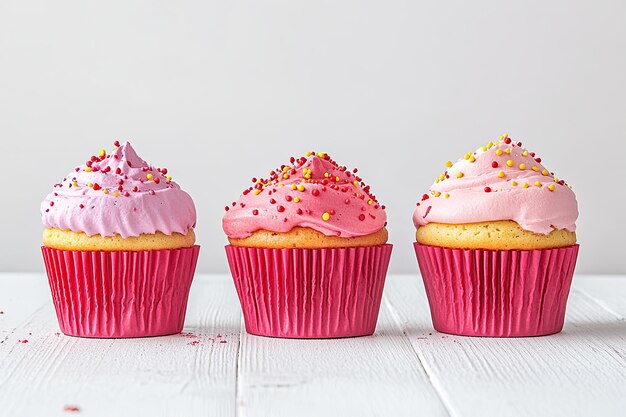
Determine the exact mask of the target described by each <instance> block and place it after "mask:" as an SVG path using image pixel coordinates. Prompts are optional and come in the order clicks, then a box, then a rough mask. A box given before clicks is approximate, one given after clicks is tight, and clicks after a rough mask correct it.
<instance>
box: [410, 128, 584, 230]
mask: <svg viewBox="0 0 626 417" xmlns="http://www.w3.org/2000/svg"><path fill="white" fill-rule="evenodd" d="M447 167H448V169H447V171H446V172H444V173H443V174H442V175H441V176H440V177H439V178H437V179H436V180H435V183H434V184H433V185H432V186H431V188H430V190H429V193H428V194H424V195H423V196H422V200H421V201H420V202H419V203H417V208H416V209H415V212H414V214H413V223H414V224H415V226H416V227H419V226H423V225H425V224H427V223H446V224H463V223H477V222H486V221H497V220H513V221H515V222H517V223H518V224H519V225H520V226H521V227H522V228H523V229H525V230H528V231H531V232H535V233H541V234H548V233H550V232H551V231H552V230H554V229H567V230H569V231H572V232H573V231H575V230H576V219H577V218H578V204H577V202H576V196H575V195H574V192H573V191H572V190H571V187H569V186H568V185H567V184H566V183H565V181H563V180H560V179H558V178H556V177H555V176H554V173H551V172H549V171H548V170H547V169H546V168H545V167H544V166H543V165H542V164H541V158H538V157H536V156H535V154H534V153H533V152H529V151H528V150H526V149H525V148H523V147H522V143H521V142H518V143H517V144H516V143H514V142H513V141H512V140H511V138H509V137H508V136H507V135H504V136H502V137H501V138H500V140H499V141H497V142H496V143H495V144H494V143H493V142H490V143H489V144H487V146H483V147H481V148H479V149H478V150H476V151H475V152H470V153H468V154H466V155H465V157H464V158H461V159H459V160H458V161H457V162H456V163H455V164H454V165H452V163H450V162H448V163H447Z"/></svg>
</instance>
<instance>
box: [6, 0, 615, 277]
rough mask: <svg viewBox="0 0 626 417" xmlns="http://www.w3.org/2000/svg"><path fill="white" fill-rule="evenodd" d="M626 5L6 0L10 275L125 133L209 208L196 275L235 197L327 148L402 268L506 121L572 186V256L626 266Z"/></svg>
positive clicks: (595, 266) (220, 257)
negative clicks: (426, 204)
mask: <svg viewBox="0 0 626 417" xmlns="http://www.w3.org/2000/svg"><path fill="white" fill-rule="evenodd" d="M624 21H626V2H623V1H606V0H603V1H549V2H546V1H525V2H502V1H486V0H477V1H472V2H449V1H447V2H442V1H389V0H388V1H378V2H371V1H338V0H334V1H315V2H313V1H310V2H309V1H263V2H261V1H250V2H243V1H167V2H166V1H154V0H153V1H145V2H137V1H107V2H102V1H86V0H80V1H62V0H59V1H54V2H51V1H44V0H39V1H19V2H17V1H15V2H13V1H2V0H0V141H2V148H1V150H2V151H1V154H0V155H1V156H0V160H1V161H2V163H1V165H0V169H1V173H2V176H1V178H2V193H1V194H0V195H1V197H0V201H1V202H0V231H1V232H2V234H3V238H2V239H0V270H8V271H28V270H42V262H41V260H40V254H39V244H40V234H41V231H42V226H41V224H40V219H39V213H38V209H39V202H40V200H41V199H42V198H43V197H44V196H45V194H46V193H47V192H49V190H50V189H51V187H52V184H53V183H54V182H55V181H57V180H59V179H60V178H62V177H63V176H64V175H65V174H66V173H67V172H69V171H70V170H71V169H72V168H73V167H74V166H75V165H76V164H78V163H81V162H82V161H84V160H85V157H86V156H87V155H90V154H91V153H93V152H95V151H97V150H98V149H100V148H101V147H103V146H106V147H109V146H110V144H111V143H112V141H113V140H114V139H120V140H122V139H130V140H131V141H132V142H133V143H134V145H135V147H136V148H137V149H138V152H139V153H140V155H141V156H143V157H144V159H146V160H148V161H149V162H152V163H154V164H158V165H161V166H167V167H168V168H169V169H170V172H172V173H173V175H174V177H175V180H177V181H178V182H179V183H180V184H182V186H183V188H185V189H186V190H187V191H188V192H189V193H190V194H191V195H192V196H193V197H194V198H195V201H196V204H197V208H198V213H199V219H198V228H197V232H198V238H199V242H200V244H201V245H202V246H203V249H202V256H201V261H200V265H199V269H200V270H201V271H225V270H226V262H225V256H224V253H223V248H222V246H223V245H224V243H225V242H226V240H225V238H224V236H223V233H222V231H221V216H222V213H223V207H224V205H225V204H227V203H228V202H230V201H232V200H233V198H235V197H236V196H237V195H238V194H239V192H240V191H241V190H242V189H243V188H244V186H245V185H246V184H247V183H248V181H249V178H250V177H252V176H255V175H259V174H263V173H266V172H267V171H268V170H269V169H270V168H273V167H274V166H275V165H277V164H279V163H281V162H284V161H286V160H287V159H288V157H289V156H291V155H294V154H300V153H302V152H304V151H305V150H307V149H311V148H314V149H315V150H325V151H327V152H329V153H331V155H333V156H334V157H335V158H336V159H337V160H339V161H341V162H342V163H344V164H347V165H349V166H358V167H359V168H360V170H361V173H363V176H364V177H365V179H366V180H367V181H369V182H370V183H371V184H372V188H373V190H374V192H375V193H376V194H377V195H378V196H379V197H380V199H381V200H382V201H383V202H384V203H386V205H387V207H388V213H389V229H390V233H391V241H392V243H395V245H396V247H395V253H394V256H393V261H392V262H393V263H392V265H391V269H392V270H393V271H395V272H414V271H416V262H415V258H414V255H413V254H412V251H411V242H412V240H413V236H414V230H413V226H412V223H411V213H412V210H413V207H414V204H415V201H416V200H417V198H418V196H419V195H421V194H422V192H423V191H424V190H426V188H427V187H428V186H429V185H430V183H431V182H432V180H433V178H434V177H435V175H436V174H438V173H439V172H440V171H441V169H442V167H443V165H442V164H443V162H444V161H446V160H448V159H455V158H457V157H459V156H461V155H462V154H463V153H465V152H467V151H469V150H472V149H474V148H476V147H477V146H479V145H481V144H483V143H484V142H486V141H487V140H488V139H490V138H494V137H497V136H498V135H500V134H502V133H504V132H508V133H509V134H510V135H511V136H513V137H514V138H518V139H520V140H522V141H524V142H525V144H527V145H528V147H529V148H531V150H535V151H536V152H537V153H538V155H540V156H541V157H542V158H543V159H544V162H545V163H546V165H547V166H548V168H549V169H552V170H554V171H555V172H556V173H557V175H558V176H559V177H562V178H565V179H567V180H568V181H569V182H570V183H571V184H573V185H574V190H575V191H576V193H577V195H578V201H579V205H580V211H581V216H580V220H579V222H578V227H579V240H580V243H581V245H582V252H581V258H580V262H579V267H578V270H579V271H580V272H585V273H593V272H598V273H626V256H625V255H624V244H623V240H624V236H626V217H625V216H626V210H625V208H626V198H625V197H624V190H625V187H626V170H625V169H624V160H625V159H626V142H625V139H626V104H625V103H624V98H625V97H626V81H625V79H624V77H625V74H626V53H625V51H626V25H624Z"/></svg>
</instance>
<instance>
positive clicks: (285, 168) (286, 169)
mask: <svg viewBox="0 0 626 417" xmlns="http://www.w3.org/2000/svg"><path fill="white" fill-rule="evenodd" d="M287 171H289V167H283V172H287ZM304 171H306V169H305V170H304Z"/></svg>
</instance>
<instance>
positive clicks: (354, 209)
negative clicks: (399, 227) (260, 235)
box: [222, 153, 387, 238]
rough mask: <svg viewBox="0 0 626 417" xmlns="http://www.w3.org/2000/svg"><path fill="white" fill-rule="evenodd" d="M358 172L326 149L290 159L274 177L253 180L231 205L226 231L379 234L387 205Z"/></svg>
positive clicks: (242, 234) (233, 234)
mask: <svg viewBox="0 0 626 417" xmlns="http://www.w3.org/2000/svg"><path fill="white" fill-rule="evenodd" d="M356 172H357V170H356V169H355V170H353V171H352V172H350V171H349V170H348V169H346V167H345V166H340V165H338V164H337V163H336V162H335V161H333V160H332V159H331V158H330V157H329V156H328V155H327V154H324V153H317V154H315V153H307V157H302V158H299V159H297V160H296V159H295V158H291V165H282V166H281V167H280V168H278V169H276V170H274V171H272V172H270V178H269V179H260V180H257V179H256V178H253V182H254V184H255V185H254V186H252V187H250V188H248V189H246V190H244V191H243V194H242V195H241V197H239V200H237V201H236V202H233V203H232V205H231V206H230V207H228V206H227V207H226V214H225V215H224V218H223V219H222V227H223V229H224V232H225V233H226V235H227V236H229V237H231V238H245V237H248V236H250V235H251V234H252V233H253V232H255V231H257V230H269V231H273V232H280V233H284V232H288V231H290V230H291V229H293V228H294V227H297V226H299V227H308V228H311V229H314V230H317V231H319V232H321V233H323V234H325V235H326V236H339V237H355V236H365V235H368V234H371V233H375V232H377V231H379V230H381V229H382V228H383V227H385V225H386V224H387V215H386V213H385V210H384V209H385V207H384V206H381V205H380V204H378V202H377V200H376V197H375V196H374V195H372V194H371V193H370V187H369V186H367V185H365V184H364V183H363V182H362V180H361V178H360V177H359V176H358V175H356Z"/></svg>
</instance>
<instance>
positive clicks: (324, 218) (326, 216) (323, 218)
mask: <svg viewBox="0 0 626 417" xmlns="http://www.w3.org/2000/svg"><path fill="white" fill-rule="evenodd" d="M328 219H330V213H328V212H325V213H324V214H322V220H324V221H325V222H327V221H328Z"/></svg>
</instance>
